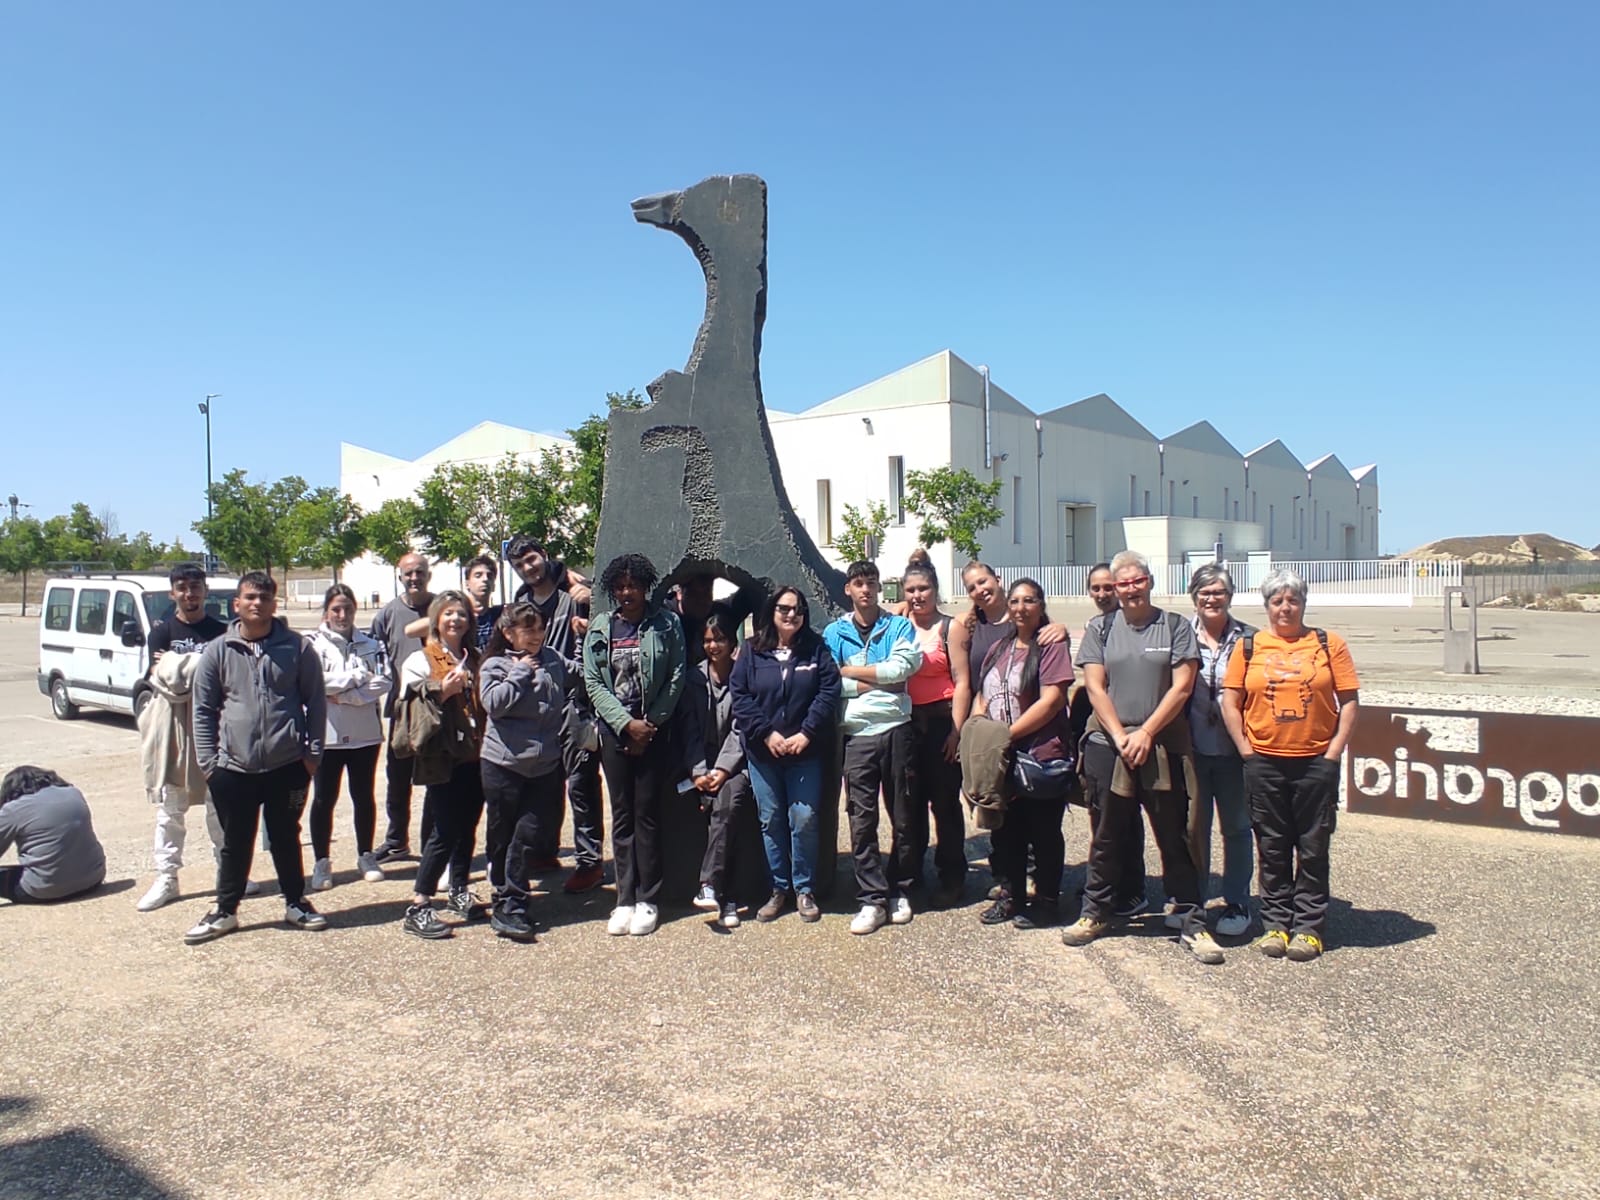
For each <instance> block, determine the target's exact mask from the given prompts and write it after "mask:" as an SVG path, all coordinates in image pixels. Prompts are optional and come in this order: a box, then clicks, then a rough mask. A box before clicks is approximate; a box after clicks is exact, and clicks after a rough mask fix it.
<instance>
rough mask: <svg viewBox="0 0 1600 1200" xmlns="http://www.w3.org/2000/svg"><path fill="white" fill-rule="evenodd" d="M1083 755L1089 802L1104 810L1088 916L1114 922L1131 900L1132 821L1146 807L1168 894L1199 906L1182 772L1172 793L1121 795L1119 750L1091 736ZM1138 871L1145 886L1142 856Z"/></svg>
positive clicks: (1093, 846) (1086, 897)
mask: <svg viewBox="0 0 1600 1200" xmlns="http://www.w3.org/2000/svg"><path fill="white" fill-rule="evenodd" d="M1083 757H1084V764H1083V768H1084V774H1085V776H1086V777H1087V780H1088V784H1089V802H1090V804H1092V805H1093V806H1094V807H1095V808H1097V809H1099V820H1098V823H1097V824H1096V826H1095V832H1094V837H1093V839H1092V840H1091V841H1090V843H1089V878H1088V882H1087V883H1086V884H1085V885H1084V889H1083V915H1084V916H1086V917H1092V918H1093V919H1095V920H1097V921H1107V920H1110V919H1111V915H1112V913H1113V912H1114V911H1115V910H1116V907H1117V903H1118V901H1119V900H1124V899H1126V898H1127V896H1128V894H1129V890H1128V887H1127V875H1128V874H1129V871H1130V870H1131V864H1130V863H1129V856H1128V851H1127V844H1128V842H1129V840H1130V829H1131V827H1132V823H1133V822H1137V821H1138V820H1139V810H1140V808H1141V807H1142V808H1143V809H1144V811H1145V812H1146V813H1147V814H1148V815H1149V817H1150V829H1151V830H1152V832H1154V834H1155V838H1156V846H1157V847H1158V848H1159V850H1160V851H1161V862H1162V864H1163V872H1164V874H1165V876H1166V881H1167V895H1168V896H1169V897H1170V898H1171V899H1172V900H1173V901H1174V902H1176V903H1178V904H1194V905H1198V904H1199V903H1200V877H1199V875H1198V874H1197V873H1196V872H1195V866H1194V859H1192V858H1191V857H1190V856H1189V838H1188V828H1187V826H1188V821H1189V797H1188V795H1187V793H1186V792H1185V791H1184V790H1183V775H1182V772H1181V771H1178V772H1175V775H1176V778H1174V780H1173V787H1172V790H1171V791H1169V792H1151V791H1146V790H1145V789H1144V788H1142V787H1139V788H1138V794H1137V795H1134V796H1119V795H1117V794H1116V793H1115V792H1113V791H1112V790H1111V779H1112V775H1113V772H1114V771H1115V770H1116V765H1117V752H1116V750H1115V749H1113V748H1112V747H1111V746H1109V745H1107V744H1104V743H1102V742H1098V741H1095V740H1094V739H1090V740H1089V741H1088V742H1087V743H1085V746H1084V752H1083ZM1134 779H1135V781H1137V779H1138V773H1137V772H1134ZM1136 786H1137V783H1136ZM1138 872H1139V875H1138V878H1139V881H1140V883H1141V884H1142V883H1143V882H1144V863H1143V860H1142V859H1141V860H1140V861H1139V867H1138Z"/></svg>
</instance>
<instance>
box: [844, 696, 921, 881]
mask: <svg viewBox="0 0 1600 1200" xmlns="http://www.w3.org/2000/svg"><path fill="white" fill-rule="evenodd" d="M914 745H915V736H914V734H913V731H912V728H911V723H910V722H909V721H907V722H906V723H905V724H904V725H896V726H895V727H894V728H893V729H890V730H887V731H886V732H884V733H880V734H876V735H874V736H872V737H862V736H860V735H856V736H851V737H846V738H845V739H844V790H845V811H846V814H847V815H848V817H849V819H850V853H851V855H852V856H853V857H854V858H855V866H856V899H857V900H858V901H859V902H860V903H861V904H863V905H867V904H876V905H879V906H880V907H881V906H883V905H885V904H887V903H888V902H889V898H890V897H891V896H904V895H907V894H908V893H909V892H910V891H911V889H912V887H913V886H914V885H915V884H916V883H917V881H918V880H919V879H920V877H921V875H922V854H921V853H920V852H919V851H918V848H917V845H916V839H915V836H914V833H913V818H912V809H913V807H914V805H913V804H912V800H911V781H910V778H909V776H910V772H911V756H912V752H913V747H914ZM880 790H881V791H882V793H883V803H884V805H885V807H887V808H888V810H889V823H890V827H891V828H892V829H893V831H894V841H893V843H892V844H891V846H890V849H889V859H890V863H889V866H888V867H887V869H886V868H885V865H884V857H883V851H882V850H881V849H880V848H879V846H878V793H879V791H880ZM923 813H924V817H923V819H924V820H926V819H927V818H926V809H924V810H923ZM925 845H926V843H924V846H925Z"/></svg>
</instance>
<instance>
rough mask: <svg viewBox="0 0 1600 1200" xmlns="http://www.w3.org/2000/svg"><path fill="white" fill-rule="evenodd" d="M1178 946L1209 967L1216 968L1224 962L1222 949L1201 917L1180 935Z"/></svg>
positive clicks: (1194, 920)
mask: <svg viewBox="0 0 1600 1200" xmlns="http://www.w3.org/2000/svg"><path fill="white" fill-rule="evenodd" d="M1178 944H1179V945H1181V946H1182V947H1183V948H1184V949H1185V950H1187V951H1188V952H1189V953H1190V954H1192V955H1194V956H1195V958H1196V959H1198V960H1199V961H1200V962H1203V963H1205V964H1206V965H1207V966H1208V967H1214V966H1216V965H1217V964H1218V963H1220V962H1222V961H1223V957H1224V956H1223V953H1222V947H1221V946H1219V945H1217V939H1216V938H1214V937H1212V936H1211V931H1210V930H1209V929H1207V928H1206V927H1205V923H1204V922H1203V921H1201V919H1200V918H1199V916H1196V917H1195V918H1194V919H1193V920H1191V921H1190V922H1189V924H1188V926H1187V927H1186V928H1185V929H1184V930H1183V932H1182V933H1180V934H1178Z"/></svg>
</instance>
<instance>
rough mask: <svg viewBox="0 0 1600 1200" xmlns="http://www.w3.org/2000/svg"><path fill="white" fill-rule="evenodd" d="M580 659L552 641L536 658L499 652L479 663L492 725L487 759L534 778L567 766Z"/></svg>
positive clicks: (481, 695)
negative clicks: (567, 657)
mask: <svg viewBox="0 0 1600 1200" xmlns="http://www.w3.org/2000/svg"><path fill="white" fill-rule="evenodd" d="M576 671H577V664H576V663H567V662H565V661H564V660H563V659H562V658H561V656H560V655H559V654H557V653H556V652H555V651H553V650H551V649H550V647H548V646H546V647H544V648H543V649H542V650H540V651H539V656H538V658H536V659H533V660H527V659H520V658H511V657H509V656H504V657H502V656H499V655H497V656H495V657H494V658H486V659H484V660H483V665H482V666H480V667H479V668H478V677H479V679H480V680H481V685H480V687H479V690H478V696H479V698H480V699H481V700H482V701H483V711H484V712H485V713H487V714H488V717H489V725H488V729H487V730H486V731H485V732H484V735H483V750H482V753H481V755H480V757H481V758H482V760H483V761H484V762H492V763H494V764H495V765H497V766H501V767H505V768H506V769H507V770H509V771H515V772H516V773H517V774H519V775H524V776H527V777H528V778H530V779H531V778H533V777H534V776H537V775H548V774H549V773H550V772H551V771H556V770H560V769H561V724H562V720H563V718H564V716H565V714H566V707H567V695H568V693H569V691H570V690H571V688H572V686H573V681H574V680H575V678H576Z"/></svg>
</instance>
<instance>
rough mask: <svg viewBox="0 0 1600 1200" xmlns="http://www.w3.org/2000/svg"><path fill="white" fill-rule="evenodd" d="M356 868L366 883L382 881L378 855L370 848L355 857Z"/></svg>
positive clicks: (381, 869)
mask: <svg viewBox="0 0 1600 1200" xmlns="http://www.w3.org/2000/svg"><path fill="white" fill-rule="evenodd" d="M356 870H358V871H360V872H361V878H363V879H365V880H366V881H367V882H368V883H382V882H383V868H382V867H380V866H379V865H378V856H377V855H376V854H374V853H372V851H370V850H368V851H367V852H366V853H365V854H363V855H362V856H361V857H360V858H358V859H356Z"/></svg>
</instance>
